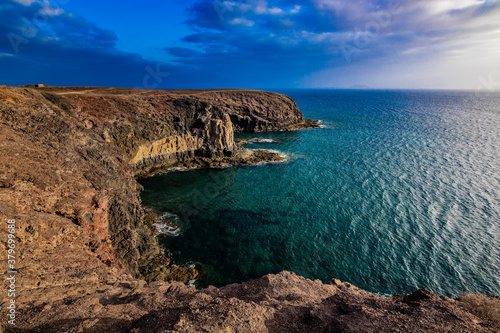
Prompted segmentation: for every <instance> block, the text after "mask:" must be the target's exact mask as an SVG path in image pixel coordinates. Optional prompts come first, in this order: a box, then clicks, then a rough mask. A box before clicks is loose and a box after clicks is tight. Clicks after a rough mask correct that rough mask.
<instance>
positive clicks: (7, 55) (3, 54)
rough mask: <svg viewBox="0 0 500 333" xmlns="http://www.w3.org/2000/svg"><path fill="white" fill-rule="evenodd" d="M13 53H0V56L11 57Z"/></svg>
mask: <svg viewBox="0 0 500 333" xmlns="http://www.w3.org/2000/svg"><path fill="white" fill-rule="evenodd" d="M13 56H14V55H13V54H11V53H0V58H2V57H13Z"/></svg>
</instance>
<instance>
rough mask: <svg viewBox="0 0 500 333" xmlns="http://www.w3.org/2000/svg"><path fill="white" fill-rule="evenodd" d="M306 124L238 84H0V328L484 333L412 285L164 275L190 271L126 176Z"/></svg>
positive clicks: (289, 276) (204, 158)
mask: <svg viewBox="0 0 500 333" xmlns="http://www.w3.org/2000/svg"><path fill="white" fill-rule="evenodd" d="M306 125H312V123H311V122H308V121H305V120H303V119H302V114H301V113H300V111H299V110H298V109H297V107H296V105H295V103H294V102H293V101H292V100H291V99H290V98H288V97H286V96H284V95H280V94H274V93H267V92H259V91H251V90H203V91H196V90H186V91H162V90H154V91H148V90H132V89H115V88H57V87H37V88H36V89H33V88H31V87H21V88H13V87H0V157H1V158H0V175H1V176H0V218H1V220H2V221H6V220H8V219H15V220H16V256H17V257H16V258H17V261H16V269H17V271H18V275H17V280H16V305H17V308H16V312H17V318H16V327H15V329H14V328H13V327H12V326H9V325H8V324H7V323H6V319H7V317H6V303H7V302H8V301H9V300H8V299H7V298H6V294H5V293H3V294H2V296H1V298H0V322H1V325H2V327H3V328H4V330H5V331H19V332H24V331H26V332H28V331H29V332H165V331H166V332H168V331H179V332H198V331H205V332H221V331H227V332H236V331H238V332H304V331H306V332H307V331H310V332H397V331H406V332H494V331H495V330H496V328H495V327H494V326H493V324H491V322H489V319H484V318H489V317H484V318H483V319H482V318H479V317H476V316H474V315H472V314H471V313H469V312H467V311H466V310H465V308H464V306H463V303H461V302H459V301H455V300H451V299H446V298H440V297H437V296H436V295H434V294H432V293H430V292H429V291H426V290H420V291H417V292H415V293H413V294H410V295H407V296H394V297H393V298H391V299H384V298H381V297H378V296H376V295H373V294H371V293H368V292H366V291H363V290H360V289H358V288H356V287H355V286H352V285H350V284H348V283H347V282H344V283H341V282H340V281H338V280H335V279H333V280H332V281H333V282H332V283H331V284H330V285H325V284H322V283H321V282H320V281H318V280H316V281H311V280H308V279H305V278H302V277H299V276H297V275H295V274H294V273H290V272H282V273H280V274H277V275H266V276H264V277H262V278H261V279H258V280H251V281H248V282H246V283H243V284H232V285H228V286H225V287H223V288H214V287H209V288H206V289H203V290H195V289H194V288H192V287H189V286H186V285H185V284H184V283H182V282H166V281H165V280H169V279H180V280H183V281H186V280H187V279H192V278H194V277H195V276H196V271H195V270H194V269H192V268H182V267H177V266H175V265H172V264H171V262H170V259H169V258H166V257H165V256H163V255H162V254H161V249H160V247H159V245H158V243H157V241H156V239H155V237H154V236H153V235H154V234H155V229H154V226H153V225H152V219H153V220H154V214H151V213H146V215H145V213H144V210H143V209H142V207H141V202H140V198H139V196H138V194H139V191H140V190H141V186H140V185H138V183H137V182H136V180H135V177H136V176H141V175H147V174H150V173H152V172H156V171H158V170H162V169H165V168H169V167H172V166H210V165H226V164H236V163H240V164H253V163H258V162H261V161H279V160H280V159H282V157H280V156H279V154H275V153H272V152H266V151H261V150H253V151H249V150H246V149H243V148H242V147H241V145H239V144H236V143H235V142H234V138H233V132H234V131H243V130H244V131H253V132H257V131H264V130H288V129H295V128H298V127H304V126H306ZM152 215H153V216H152ZM0 233H1V234H2V235H5V234H7V226H6V223H3V222H2V223H1V224H0ZM6 250H7V243H6V241H5V238H4V239H3V240H0V251H1V252H2V253H6ZM0 264H1V265H2V267H4V270H5V267H7V266H6V264H7V262H6V258H5V256H4V257H3V259H1V261H0ZM166 265H167V266H166ZM143 280H147V281H149V282H150V283H149V284H146V283H145V282H144V281H143ZM155 280H158V281H155ZM4 290H5V288H4ZM492 304H496V303H492ZM476 308H477V306H476Z"/></svg>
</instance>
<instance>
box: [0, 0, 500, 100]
mask: <svg viewBox="0 0 500 333" xmlns="http://www.w3.org/2000/svg"><path fill="white" fill-rule="evenodd" d="M0 1H1V2H0V84H5V85H23V84H36V83H43V84H48V85H59V86H116V87H132V88H148V89H175V88H224V87H225V88H256V89H266V88H267V89H271V88H372V89H470V90H476V91H478V90H484V91H489V90H496V89H500V0H411V1H410V0H374V1H368V0H350V1H341V0H291V1H288V0H287V1H284V0H240V1H238V0H227V1H226V0H206V1H205V0H191V1H190V0H184V1H181V0H143V1H141V2H139V1H131V0H120V1H118V0H108V1H103V0H100V1H98V0H0Z"/></svg>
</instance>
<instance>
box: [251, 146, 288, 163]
mask: <svg viewBox="0 0 500 333" xmlns="http://www.w3.org/2000/svg"><path fill="white" fill-rule="evenodd" d="M249 150H263V151H268V152H271V153H275V154H278V155H280V157H282V158H283V160H281V161H263V162H259V163H257V164H255V165H264V164H268V163H270V164H277V163H286V162H288V161H289V160H290V156H289V155H288V154H286V153H284V152H281V151H279V150H275V149H249Z"/></svg>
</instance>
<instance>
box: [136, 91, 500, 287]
mask: <svg viewBox="0 0 500 333" xmlns="http://www.w3.org/2000/svg"><path fill="white" fill-rule="evenodd" d="M277 92H281V93H285V94H287V95H288V96H290V97H291V98H293V99H294V100H295V101H296V103H297V105H298V106H299V108H300V110H301V111H302V112H303V113H304V117H305V118H310V119H319V120H321V124H322V128H319V129H305V130H300V131H293V132H269V133H258V134H249V133H238V134H237V135H236V138H240V139H243V138H244V139H252V138H256V139H265V140H260V141H258V142H254V143H249V144H247V145H246V146H245V147H246V148H249V149H272V150H277V151H279V152H281V153H283V154H285V155H286V156H287V159H288V160H287V161H286V162H285V163H273V164H263V165H258V166H238V167H229V168H223V169H199V170H188V171H171V172H167V173H163V174H160V175H157V176H153V177H151V178H148V179H144V180H141V181H140V182H141V184H142V185H143V186H144V188H145V190H144V191H143V192H142V194H141V196H142V200H143V204H144V205H145V206H148V207H151V208H153V209H155V210H157V211H158V212H160V213H165V214H167V215H168V216H170V217H171V218H172V219H173V220H175V221H176V222H177V223H178V225H179V229H178V230H172V229H170V232H171V234H172V236H170V237H166V238H165V239H164V240H163V242H164V246H165V247H166V248H167V249H168V250H169V251H170V253H171V255H172V257H173V258H174V260H176V261H178V262H190V263H197V264H199V265H200V267H201V268H202V271H203V274H202V276H201V277H200V279H198V280H197V281H196V285H197V287H205V286H207V285H215V286H222V285H226V284H230V283H235V282H243V281H246V280H248V279H251V278H259V277H261V276H262V275H265V274H268V273H277V272H280V271H282V270H289V271H293V272H295V273H297V274H299V275H302V276H304V277H306V278H310V279H320V280H322V281H324V282H325V283H328V282H329V281H330V279H331V278H334V277H335V278H338V279H340V280H342V281H348V282H350V283H352V284H354V285H356V286H358V287H360V288H362V289H365V290H368V291H371V292H374V293H377V294H379V295H387V296H389V295H393V294H402V293H407V292H411V291H414V290H416V289H418V288H424V287H425V288H427V289H429V290H431V291H433V292H435V293H437V294H440V295H446V296H450V297H456V296H459V295H460V292H461V291H470V292H481V293H485V294H489V295H500V228H499V226H500V94H495V93H474V92H464V91H462V92H459V91H370V90H358V91H356V90H286V91H285V90H283V91H277Z"/></svg>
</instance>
